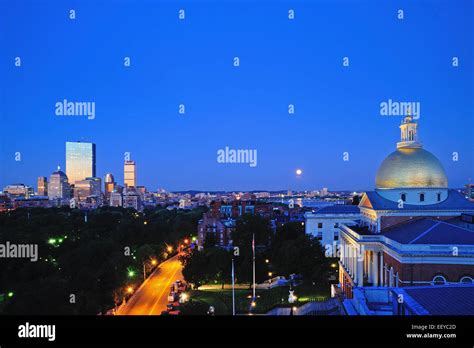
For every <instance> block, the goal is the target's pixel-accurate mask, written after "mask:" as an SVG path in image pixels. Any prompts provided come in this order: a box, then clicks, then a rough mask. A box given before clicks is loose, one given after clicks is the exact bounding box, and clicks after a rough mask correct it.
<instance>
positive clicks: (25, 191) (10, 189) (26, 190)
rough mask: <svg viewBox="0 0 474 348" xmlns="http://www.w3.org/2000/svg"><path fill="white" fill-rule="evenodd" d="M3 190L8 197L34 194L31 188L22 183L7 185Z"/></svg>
mask: <svg viewBox="0 0 474 348" xmlns="http://www.w3.org/2000/svg"><path fill="white" fill-rule="evenodd" d="M3 192H4V193H6V194H8V195H9V196H10V197H13V198H14V197H30V196H32V195H33V194H34V191H33V188H32V187H30V186H27V185H24V184H13V185H7V186H5V187H4V188H3Z"/></svg>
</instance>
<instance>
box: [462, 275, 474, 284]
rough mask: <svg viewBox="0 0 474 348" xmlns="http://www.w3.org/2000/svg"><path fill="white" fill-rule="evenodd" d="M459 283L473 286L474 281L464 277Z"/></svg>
mask: <svg viewBox="0 0 474 348" xmlns="http://www.w3.org/2000/svg"><path fill="white" fill-rule="evenodd" d="M459 282H460V283H465V284H471V283H473V282H474V280H473V279H472V278H471V277H468V276H466V277H462V278H461V280H460V281H459Z"/></svg>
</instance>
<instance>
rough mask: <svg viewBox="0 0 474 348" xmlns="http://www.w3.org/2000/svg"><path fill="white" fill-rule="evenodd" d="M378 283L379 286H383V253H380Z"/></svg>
mask: <svg viewBox="0 0 474 348" xmlns="http://www.w3.org/2000/svg"><path fill="white" fill-rule="evenodd" d="M379 271H380V281H379V284H380V286H385V280H384V277H383V276H384V269H383V251H381V252H380V270H379Z"/></svg>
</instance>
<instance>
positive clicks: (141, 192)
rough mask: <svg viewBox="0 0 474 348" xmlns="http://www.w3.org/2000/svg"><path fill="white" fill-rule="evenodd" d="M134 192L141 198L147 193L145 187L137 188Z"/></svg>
mask: <svg viewBox="0 0 474 348" xmlns="http://www.w3.org/2000/svg"><path fill="white" fill-rule="evenodd" d="M136 192H137V193H138V194H140V195H141V196H142V197H143V196H144V195H145V194H146V192H147V191H146V187H145V186H137V189H136Z"/></svg>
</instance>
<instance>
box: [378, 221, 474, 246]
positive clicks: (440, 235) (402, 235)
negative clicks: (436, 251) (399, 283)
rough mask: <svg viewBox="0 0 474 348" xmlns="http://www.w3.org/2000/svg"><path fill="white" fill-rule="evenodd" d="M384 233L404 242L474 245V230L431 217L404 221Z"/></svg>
mask: <svg viewBox="0 0 474 348" xmlns="http://www.w3.org/2000/svg"><path fill="white" fill-rule="evenodd" d="M382 234H383V235H384V236H386V237H388V238H390V239H392V240H394V241H396V242H399V243H402V244H443V245H445V244H455V245H474V231H471V230H468V229H466V228H463V227H460V226H456V225H453V224H450V223H447V222H444V221H440V220H435V219H431V218H423V219H419V220H413V221H409V222H406V223H402V224H399V225H396V226H394V227H392V228H390V229H388V230H386V231H384V232H382Z"/></svg>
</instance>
